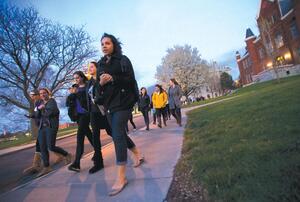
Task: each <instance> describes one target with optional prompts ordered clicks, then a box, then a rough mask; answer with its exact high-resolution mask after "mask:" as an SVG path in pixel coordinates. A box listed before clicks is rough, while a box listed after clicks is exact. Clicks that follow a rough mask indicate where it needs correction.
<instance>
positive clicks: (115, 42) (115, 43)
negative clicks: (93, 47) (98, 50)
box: [101, 33, 122, 55]
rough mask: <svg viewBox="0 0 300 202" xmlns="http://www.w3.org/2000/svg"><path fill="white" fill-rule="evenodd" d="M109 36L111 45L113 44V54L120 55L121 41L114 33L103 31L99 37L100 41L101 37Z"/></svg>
mask: <svg viewBox="0 0 300 202" xmlns="http://www.w3.org/2000/svg"><path fill="white" fill-rule="evenodd" d="M105 37H107V38H110V40H111V41H112V43H113V46H114V51H113V54H117V55H122V46H121V45H122V43H121V42H120V40H119V39H117V38H116V37H115V36H114V35H112V34H107V33H104V34H103V35H102V37H101V41H102V39H103V38H105Z"/></svg>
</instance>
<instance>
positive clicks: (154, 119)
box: [150, 92, 156, 125]
mask: <svg viewBox="0 0 300 202" xmlns="http://www.w3.org/2000/svg"><path fill="white" fill-rule="evenodd" d="M153 94H154V92H153V93H152V94H151V101H150V108H151V113H152V118H153V125H156V110H155V108H154V106H153V100H152V98H153Z"/></svg>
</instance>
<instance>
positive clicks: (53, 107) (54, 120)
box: [34, 98, 59, 131]
mask: <svg viewBox="0 0 300 202" xmlns="http://www.w3.org/2000/svg"><path fill="white" fill-rule="evenodd" d="M34 117H35V118H37V119H39V129H41V127H42V119H44V120H47V121H49V123H50V128H52V129H54V130H55V131H57V130H58V126H59V109H58V107H57V103H56V101H55V99H53V98H50V99H49V100H48V102H47V103H46V105H45V108H44V109H42V110H37V111H36V112H35V113H34Z"/></svg>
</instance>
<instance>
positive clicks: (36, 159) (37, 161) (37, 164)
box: [23, 152, 42, 174]
mask: <svg viewBox="0 0 300 202" xmlns="http://www.w3.org/2000/svg"><path fill="white" fill-rule="evenodd" d="M41 169H42V158H41V153H39V152H35V153H34V156H33V161H32V165H31V166H30V167H29V168H26V169H25V170H23V174H29V173H36V172H39V171H40V170H41Z"/></svg>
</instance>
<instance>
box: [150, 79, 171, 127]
mask: <svg viewBox="0 0 300 202" xmlns="http://www.w3.org/2000/svg"><path fill="white" fill-rule="evenodd" d="M167 101H168V95H167V93H166V92H165V91H164V90H163V88H162V87H161V85H158V84H156V85H155V92H154V93H153V96H152V102H153V107H154V108H155V111H156V114H157V121H158V125H157V126H158V127H160V128H161V127H162V124H161V117H162V118H163V122H164V125H165V126H167V122H166V116H165V112H164V110H165V107H166V105H167Z"/></svg>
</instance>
